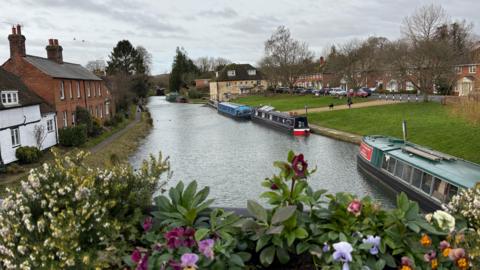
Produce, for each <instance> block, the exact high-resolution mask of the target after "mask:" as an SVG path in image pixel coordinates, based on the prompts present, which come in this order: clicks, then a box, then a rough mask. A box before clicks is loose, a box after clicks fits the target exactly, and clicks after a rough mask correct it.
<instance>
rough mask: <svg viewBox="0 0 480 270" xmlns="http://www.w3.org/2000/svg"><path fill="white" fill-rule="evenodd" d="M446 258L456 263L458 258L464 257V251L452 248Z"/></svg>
mask: <svg viewBox="0 0 480 270" xmlns="http://www.w3.org/2000/svg"><path fill="white" fill-rule="evenodd" d="M448 257H450V260H452V261H456V260H458V259H460V258H463V257H465V250H464V249H463V248H454V249H452V250H451V251H450V254H448Z"/></svg>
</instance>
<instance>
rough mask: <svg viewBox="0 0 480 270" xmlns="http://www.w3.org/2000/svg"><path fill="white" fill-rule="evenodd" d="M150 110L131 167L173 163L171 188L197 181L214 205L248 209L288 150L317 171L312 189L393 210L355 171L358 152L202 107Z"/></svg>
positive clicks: (152, 106)
mask: <svg viewBox="0 0 480 270" xmlns="http://www.w3.org/2000/svg"><path fill="white" fill-rule="evenodd" d="M148 108H149V110H150V112H151V115H152V118H153V125H154V127H153V129H152V131H151V133H150V134H149V135H148V136H147V137H146V138H145V140H144V141H143V142H142V144H141V146H140V147H139V149H138V150H137V152H136V153H135V154H134V155H133V156H132V157H131V159H130V161H131V163H132V164H133V165H134V166H136V167H138V166H140V164H141V161H142V160H143V159H146V158H147V157H148V156H149V155H150V154H155V155H156V154H158V152H160V151H161V152H162V153H163V154H164V155H165V156H169V157H170V162H171V168H172V171H173V177H172V178H171V179H170V181H169V182H168V186H172V185H175V184H176V183H177V182H178V181H180V180H182V181H183V182H184V183H188V182H190V181H192V180H197V182H198V184H199V186H210V190H211V191H210V194H211V198H215V205H217V206H225V207H246V201H247V199H254V200H257V201H258V200H259V195H260V194H261V193H262V192H263V191H265V188H263V187H262V186H261V185H260V184H261V181H262V180H263V179H265V178H266V177H269V176H272V175H273V174H274V173H276V172H277V170H276V169H275V168H274V167H273V165H272V164H273V162H274V161H276V160H286V158H287V154H288V151H289V150H293V151H294V152H295V153H303V154H304V156H305V159H306V160H307V161H308V164H309V168H313V167H315V166H317V167H318V170H317V172H316V173H315V174H314V175H312V177H311V178H310V179H309V180H308V181H309V182H310V184H311V186H313V188H314V189H328V190H329V191H330V192H332V193H335V192H341V191H346V192H351V193H354V194H357V195H359V196H365V195H370V196H371V197H373V198H374V199H376V200H378V201H380V202H381V203H382V204H384V205H385V206H391V205H392V199H391V196H390V195H389V194H388V195H387V193H386V191H385V190H384V189H383V188H381V187H378V186H376V185H375V183H374V182H373V181H370V180H368V179H366V177H365V176H363V175H361V174H360V173H359V172H358V171H357V166H356V154H357V153H358V146H356V145H353V144H349V143H345V142H341V141H337V140H333V139H330V138H327V137H323V136H318V135H311V136H309V137H294V136H292V135H290V134H287V133H284V132H281V131H278V130H275V129H271V128H269V127H266V126H262V125H259V124H257V123H253V122H251V121H236V120H233V119H231V118H228V117H225V116H223V115H220V114H218V113H217V112H216V111H215V110H214V109H212V108H210V107H206V106H204V105H195V104H180V103H168V102H166V101H165V98H164V97H152V98H150V100H149V104H148Z"/></svg>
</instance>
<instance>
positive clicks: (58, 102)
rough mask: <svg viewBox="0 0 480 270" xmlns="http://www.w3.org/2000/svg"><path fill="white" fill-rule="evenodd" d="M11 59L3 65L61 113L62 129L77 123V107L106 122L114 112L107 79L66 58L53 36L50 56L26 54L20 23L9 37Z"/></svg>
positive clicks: (59, 114)
mask: <svg viewBox="0 0 480 270" xmlns="http://www.w3.org/2000/svg"><path fill="white" fill-rule="evenodd" d="M8 40H9V42H10V58H9V59H8V60H7V61H6V62H5V63H4V64H3V66H2V67H3V68H4V69H5V70H7V71H9V72H11V73H13V74H16V75H17V76H19V77H20V78H21V79H22V81H23V82H24V83H25V84H26V85H27V86H28V87H29V88H30V89H31V90H32V91H34V92H35V93H36V94H37V95H39V96H40V97H42V98H43V99H44V100H45V101H46V102H47V103H48V104H50V105H51V106H52V107H53V108H54V109H55V111H56V112H57V125H58V127H59V128H62V127H67V126H71V125H74V124H75V110H76V108H77V107H83V108H86V109H87V110H88V111H89V112H90V114H91V115H92V116H93V117H96V118H98V119H99V120H101V121H102V122H103V121H105V120H107V119H109V118H110V117H111V116H112V115H113V114H114V109H115V108H114V106H113V102H112V97H111V94H110V91H109V89H108V88H107V86H106V84H105V82H104V81H103V80H102V79H100V78H99V77H97V76H96V75H95V74H93V73H92V72H90V71H88V70H87V69H86V68H84V67H82V66H81V65H79V64H74V63H68V62H64V61H63V53H62V51H63V48H62V46H60V45H59V44H58V40H56V39H49V42H48V45H47V46H46V51H47V58H43V57H39V56H32V55H28V54H26V48H25V40H26V39H25V36H24V35H22V32H21V27H20V25H17V27H16V28H15V27H13V28H12V33H11V34H10V35H9V36H8Z"/></svg>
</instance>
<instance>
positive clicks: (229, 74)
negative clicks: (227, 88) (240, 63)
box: [227, 70, 235, 77]
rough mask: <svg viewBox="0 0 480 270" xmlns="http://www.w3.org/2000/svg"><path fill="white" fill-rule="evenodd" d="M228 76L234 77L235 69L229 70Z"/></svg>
mask: <svg viewBox="0 0 480 270" xmlns="http://www.w3.org/2000/svg"><path fill="white" fill-rule="evenodd" d="M227 76H228V77H234V76H235V70H228V71H227Z"/></svg>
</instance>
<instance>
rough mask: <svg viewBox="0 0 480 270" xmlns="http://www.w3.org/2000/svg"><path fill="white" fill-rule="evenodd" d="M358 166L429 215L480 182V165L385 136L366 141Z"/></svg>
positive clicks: (358, 157) (363, 142) (367, 137)
mask: <svg viewBox="0 0 480 270" xmlns="http://www.w3.org/2000/svg"><path fill="white" fill-rule="evenodd" d="M357 166H358V168H359V169H360V170H361V171H363V172H364V173H366V174H367V175H369V176H370V177H371V178H373V179H375V180H377V181H379V182H380V183H382V184H384V185H385V186H387V187H389V188H390V189H391V190H393V191H394V192H395V193H399V192H404V193H406V194H407V195H408V197H409V198H410V199H411V200H414V201H417V202H418V204H419V205H420V207H421V208H422V209H423V210H425V211H427V212H432V211H435V210H438V209H441V208H442V205H443V204H446V203H448V202H449V201H450V199H451V198H452V197H453V196H454V195H456V194H457V192H458V191H459V190H461V189H466V188H472V187H474V186H475V184H476V183H477V182H479V181H480V165H478V164H475V163H472V162H469V161H465V160H462V159H459V158H456V157H453V156H450V155H447V154H444V153H440V152H438V151H435V150H432V149H429V148H426V147H422V146H419V145H416V144H413V143H410V142H405V141H404V140H401V139H397V138H393V137H388V136H381V135H375V136H365V137H364V138H363V140H362V143H361V144H360V152H359V154H358V156H357Z"/></svg>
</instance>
